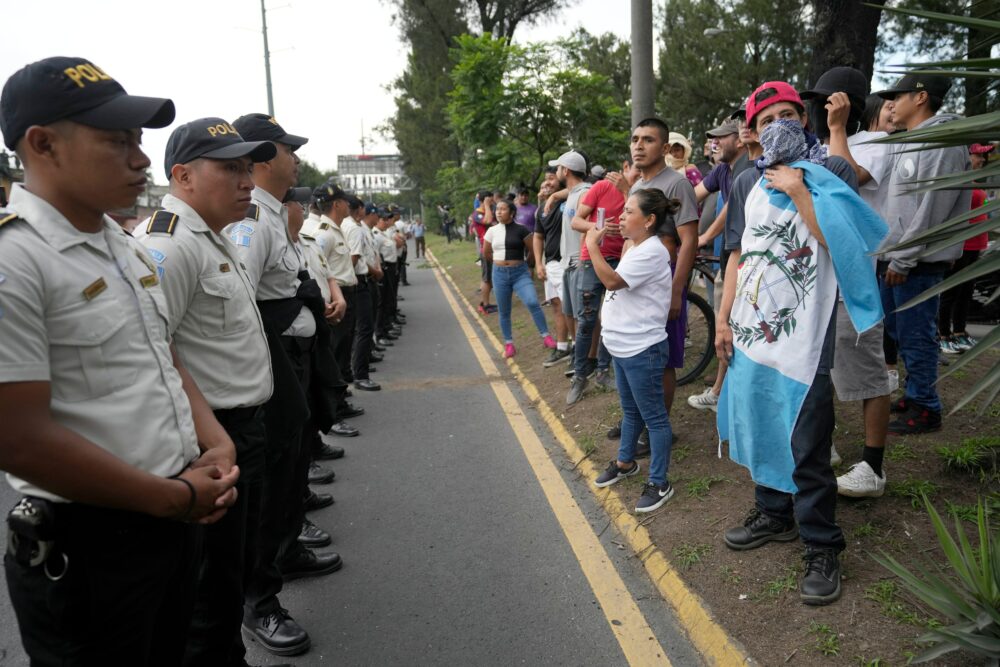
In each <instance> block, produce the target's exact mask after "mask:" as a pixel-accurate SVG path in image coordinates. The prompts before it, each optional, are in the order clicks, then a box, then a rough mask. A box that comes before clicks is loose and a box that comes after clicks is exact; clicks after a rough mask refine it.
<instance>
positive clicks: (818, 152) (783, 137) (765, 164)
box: [757, 118, 826, 170]
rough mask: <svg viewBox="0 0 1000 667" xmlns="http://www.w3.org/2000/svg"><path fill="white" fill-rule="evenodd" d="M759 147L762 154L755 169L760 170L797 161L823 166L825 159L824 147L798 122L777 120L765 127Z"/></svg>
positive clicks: (784, 119)
mask: <svg viewBox="0 0 1000 667" xmlns="http://www.w3.org/2000/svg"><path fill="white" fill-rule="evenodd" d="M760 145H761V146H762V147H763V149H764V154H763V155H762V156H761V157H760V158H758V159H757V168H758V169H761V170H763V169H767V168H769V167H773V166H775V165H779V164H791V163H793V162H797V161H799V160H805V161H807V162H813V163H815V164H823V161H824V160H825V159H826V146H823V145H822V144H820V143H819V140H817V139H816V136H815V135H813V134H811V133H810V132H806V130H805V128H803V127H802V125H801V124H800V123H799V122H798V121H794V120H788V119H787V118H779V119H778V120H776V121H774V122H773V123H771V124H770V125H768V126H767V127H765V128H764V130H763V132H761V133H760Z"/></svg>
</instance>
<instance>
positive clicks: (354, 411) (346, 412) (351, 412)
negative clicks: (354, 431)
mask: <svg viewBox="0 0 1000 667" xmlns="http://www.w3.org/2000/svg"><path fill="white" fill-rule="evenodd" d="M363 414H365V409H364V408H359V407H358V406H356V405H354V404H353V403H351V402H350V401H342V402H341V404H340V409H339V410H337V419H350V418H351V417H360V416H361V415H363Z"/></svg>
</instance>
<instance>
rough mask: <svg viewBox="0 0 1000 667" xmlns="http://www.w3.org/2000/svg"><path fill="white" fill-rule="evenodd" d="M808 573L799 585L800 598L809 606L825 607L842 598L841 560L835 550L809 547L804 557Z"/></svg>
mask: <svg viewBox="0 0 1000 667" xmlns="http://www.w3.org/2000/svg"><path fill="white" fill-rule="evenodd" d="M802 560H804V561H805V562H806V573H805V576H804V577H802V583H801V584H800V585H799V597H800V598H802V601H803V602H804V603H806V604H809V605H824V604H830V603H831V602H835V601H836V600H838V599H839V598H840V558H838V557H837V552H836V550H834V549H819V548H814V547H808V548H807V549H806V555H805V556H803V557H802Z"/></svg>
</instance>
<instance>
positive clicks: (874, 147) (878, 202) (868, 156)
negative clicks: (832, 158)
mask: <svg viewBox="0 0 1000 667" xmlns="http://www.w3.org/2000/svg"><path fill="white" fill-rule="evenodd" d="M884 136H886V133H885V132H858V133H857V134H852V135H851V136H849V137H847V147H848V148H850V149H851V157H853V158H854V161H855V162H857V163H858V166H859V167H861V168H862V169H864V170H865V171H867V172H868V173H869V174H871V175H872V179H871V180H870V181H868V182H867V183H865V184H864V185H862V186H861V187H860V188H858V194H860V195H861V198H862V199H864V200H865V202H866V203H867V204H868V205H869V206H871V207H872V208H873V209H875V212H876V213H878V214H879V215H880V216H882V217H885V200H886V196H887V194H888V191H889V172H890V168H891V167H892V154H891V153H890V152H889V149H890V148H891V146H890V145H889V144H866V143H865V142H866V141H871V140H872V139H878V138H880V137H884Z"/></svg>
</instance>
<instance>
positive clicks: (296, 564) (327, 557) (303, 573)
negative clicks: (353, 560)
mask: <svg viewBox="0 0 1000 667" xmlns="http://www.w3.org/2000/svg"><path fill="white" fill-rule="evenodd" d="M295 551H296V553H295V555H293V556H291V557H286V558H285V560H284V561H283V562H282V563H281V564H280V565H278V569H279V570H281V578H282V579H284V580H285V581H291V580H292V579H302V578H303V577H319V576H322V575H324V574H330V573H331V572H336V571H337V570H339V569H340V568H342V567H343V566H344V561H342V560H341V559H340V554H337V553H334V552H332V551H326V552H324V553H316V552H315V551H313V550H311V549H306V548H305V547H302V548H301V549H296V550H295Z"/></svg>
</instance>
